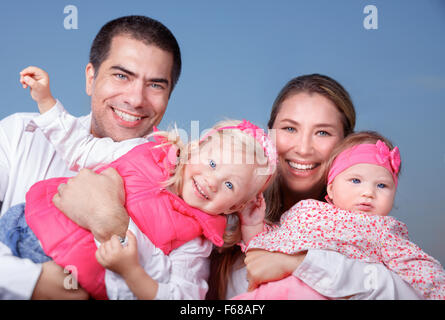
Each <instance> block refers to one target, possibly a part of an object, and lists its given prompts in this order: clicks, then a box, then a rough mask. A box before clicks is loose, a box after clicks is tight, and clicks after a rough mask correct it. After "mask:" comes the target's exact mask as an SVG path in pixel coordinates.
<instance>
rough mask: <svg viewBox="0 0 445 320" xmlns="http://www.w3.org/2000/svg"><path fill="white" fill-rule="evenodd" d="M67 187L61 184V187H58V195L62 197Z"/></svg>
mask: <svg viewBox="0 0 445 320" xmlns="http://www.w3.org/2000/svg"><path fill="white" fill-rule="evenodd" d="M65 187H66V184H64V183H61V184H59V185H58V186H57V192H58V194H59V195H60V196H61V195H62V193H63V190H64V189H65Z"/></svg>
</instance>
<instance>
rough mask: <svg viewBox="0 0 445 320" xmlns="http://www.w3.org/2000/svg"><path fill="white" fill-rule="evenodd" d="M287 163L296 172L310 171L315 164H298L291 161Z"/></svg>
mask: <svg viewBox="0 0 445 320" xmlns="http://www.w3.org/2000/svg"><path fill="white" fill-rule="evenodd" d="M288 163H289V165H290V166H291V167H292V168H294V169H298V170H311V169H314V168H315V164H300V163H296V162H292V161H289V162H288Z"/></svg>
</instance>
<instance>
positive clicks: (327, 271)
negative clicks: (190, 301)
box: [0, 102, 418, 299]
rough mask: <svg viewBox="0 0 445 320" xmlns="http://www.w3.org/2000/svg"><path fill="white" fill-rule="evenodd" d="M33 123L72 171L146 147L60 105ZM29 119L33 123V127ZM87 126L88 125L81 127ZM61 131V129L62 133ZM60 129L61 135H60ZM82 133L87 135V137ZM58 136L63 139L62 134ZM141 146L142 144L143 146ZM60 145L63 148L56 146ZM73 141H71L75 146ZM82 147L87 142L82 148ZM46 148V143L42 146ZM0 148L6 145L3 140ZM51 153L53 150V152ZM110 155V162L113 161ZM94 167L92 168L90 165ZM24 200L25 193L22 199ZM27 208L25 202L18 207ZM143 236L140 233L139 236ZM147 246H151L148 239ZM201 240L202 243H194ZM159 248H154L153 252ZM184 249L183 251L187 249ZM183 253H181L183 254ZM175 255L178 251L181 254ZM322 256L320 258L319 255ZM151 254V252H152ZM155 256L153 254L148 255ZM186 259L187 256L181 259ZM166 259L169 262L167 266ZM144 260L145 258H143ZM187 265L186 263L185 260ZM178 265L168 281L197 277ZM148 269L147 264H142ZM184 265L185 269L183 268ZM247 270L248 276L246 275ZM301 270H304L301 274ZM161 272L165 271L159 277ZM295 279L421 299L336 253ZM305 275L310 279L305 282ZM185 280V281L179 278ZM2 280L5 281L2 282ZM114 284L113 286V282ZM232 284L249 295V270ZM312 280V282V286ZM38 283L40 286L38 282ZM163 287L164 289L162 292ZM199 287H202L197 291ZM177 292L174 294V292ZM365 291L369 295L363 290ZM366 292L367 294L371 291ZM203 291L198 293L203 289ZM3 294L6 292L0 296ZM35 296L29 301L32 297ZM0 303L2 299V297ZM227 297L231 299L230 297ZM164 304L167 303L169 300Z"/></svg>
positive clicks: (385, 274) (384, 273)
mask: <svg viewBox="0 0 445 320" xmlns="http://www.w3.org/2000/svg"><path fill="white" fill-rule="evenodd" d="M32 118H33V124H31V127H32V128H34V129H35V128H36V127H37V125H38V126H39V127H40V128H41V130H43V131H41V130H36V134H39V132H40V133H42V132H45V134H46V135H47V136H49V135H51V136H52V137H53V138H52V139H55V141H53V143H55V144H56V145H59V147H58V150H57V151H58V152H60V153H61V154H64V157H66V160H67V162H68V165H69V167H72V168H75V169H78V168H79V166H88V164H89V161H90V160H91V163H108V162H110V161H112V160H114V159H115V157H119V156H120V155H123V154H125V153H126V152H128V151H129V150H130V149H131V148H132V147H134V146H135V143H136V144H138V143H141V142H144V141H145V140H141V139H132V140H134V141H131V140H126V141H122V142H120V143H115V142H113V141H112V140H111V139H97V138H93V137H92V136H90V135H89V133H90V131H89V119H88V121H85V120H82V118H80V119H77V118H74V117H72V116H70V115H69V114H68V113H66V111H65V110H64V109H63V106H62V105H61V104H60V103H59V102H58V103H57V105H56V106H55V107H54V108H53V109H51V110H50V111H48V112H47V113H45V114H43V115H41V116H39V117H35V115H34V116H33V117H32ZM29 120H30V118H28V121H29ZM82 123H84V124H82ZM85 124H88V129H86V128H87V127H86V126H85ZM58 127H59V128H58ZM60 127H61V128H62V130H60ZM82 130H83V131H82ZM85 130H86V132H87V133H88V135H89V136H88V137H87V138H86V140H85V137H83V138H80V139H79V137H77V138H76V137H75V135H76V134H77V133H80V134H81V135H85ZM57 132H58V133H57ZM67 133H71V134H73V135H74V137H70V138H74V139H77V140H76V141H77V142H76V143H74V144H72V143H68V142H67V140H66V139H67V137H66V135H67ZM138 140H140V141H139V142H138ZM57 141H58V142H57ZM70 141H71V140H70ZM82 141H83V142H82ZM41 143H42V142H41ZM0 144H1V140H0ZM47 145H48V143H46V142H45V143H44V144H43V146H42V148H48V146H47ZM70 145H71V146H73V145H74V146H78V147H80V148H81V149H83V150H82V151H77V152H76V151H75V150H74V149H70ZM94 148H101V149H102V151H101V152H96V151H94V152H93V151H92V150H94ZM51 149H53V148H52V147H51ZM110 155H111V156H110ZM91 163H90V164H91ZM23 197H24V193H23ZM19 202H22V201H19ZM139 232H140V231H139ZM141 239H142V238H141V237H138V245H139V243H140V241H141ZM145 239H146V240H148V239H147V238H146V237H145ZM195 240H198V239H195ZM148 242H149V240H148V241H145V244H146V246H147V247H149V244H148ZM141 245H142V244H141ZM153 247H154V246H153ZM183 247H184V246H182V247H180V248H183ZM180 248H178V249H180ZM178 249H176V250H178ZM183 249H185V250H188V249H187V247H186V248H183ZM155 250H156V249H154V248H153V250H152V251H151V252H154V251H155ZM318 251H320V252H318ZM147 252H149V250H147ZM157 253H158V254H154V255H153V256H152V258H153V263H156V264H157V265H158V266H163V265H164V264H163V263H165V262H155V260H157V259H161V260H162V261H168V258H171V256H172V253H173V252H172V253H170V257H166V256H164V255H163V254H162V253H161V252H157ZM149 255H150V254H149ZM178 256H180V257H181V254H178ZM183 257H185V255H184V256H182V258H183ZM165 259H167V260H165ZM1 260H2V256H0V264H1V263H2V261H1ZM142 260H144V258H143V257H142ZM149 260H150V259H149V258H148V257H146V262H145V263H149ZM185 260H187V259H185ZM178 261H179V262H178V263H176V262H171V266H172V267H171V269H169V268H166V270H164V271H165V272H166V273H167V275H165V276H166V277H167V278H170V280H171V281H172V280H174V279H176V277H177V276H176V275H174V274H173V273H174V272H175V271H178V272H179V274H181V272H182V273H188V272H189V271H193V270H196V269H192V270H189V268H191V267H192V265H194V261H182V259H181V258H179V259H178ZM142 263H144V262H142ZM181 263H184V266H183V265H182V264H181ZM201 263H202V265H205V267H202V268H198V269H199V270H201V271H199V272H202V274H201V276H202V278H206V275H207V273H206V272H208V269H207V268H208V264H207V263H203V262H202V261H201ZM368 265H371V266H375V268H371V269H369V267H368ZM243 270H244V274H243ZM301 270H304V272H302V271H301ZM366 270H372V271H373V272H374V273H373V274H374V275H377V279H380V280H381V281H374V282H370V281H369V274H367V273H366ZM340 271H344V272H345V273H344V274H346V275H350V276H347V277H342V278H339V273H340ZM160 272H162V270H161V271H160ZM299 272H302V274H303V275H301V274H299ZM294 274H295V275H296V276H298V277H299V278H300V279H301V280H302V281H304V282H306V283H307V284H308V285H309V286H312V285H314V286H315V289H317V287H316V286H317V285H318V286H319V287H320V286H321V284H323V283H324V284H325V287H326V290H331V292H339V293H340V295H338V297H346V296H353V297H355V298H357V299H364V298H368V299H416V298H418V295H417V293H416V292H415V291H414V289H412V288H411V287H409V285H407V284H406V283H405V282H403V280H401V279H400V278H399V277H398V276H397V275H396V274H394V273H392V272H391V271H389V270H388V269H386V268H385V267H384V266H383V265H379V264H365V263H361V262H359V263H357V261H355V260H352V259H348V258H346V257H344V256H342V255H341V254H338V253H335V252H327V251H321V250H310V251H309V252H308V254H307V256H306V258H305V259H304V261H303V263H302V264H301V265H300V267H299V268H298V269H297V270H296V271H295V273H294ZM305 275H306V276H305ZM179 277H181V275H180V276H179ZM1 278H2V277H1V274H0V279H1ZM110 278H112V280H109V279H110ZM232 278H233V279H234V281H233V283H237V284H238V286H237V287H236V288H234V289H233V290H232V291H231V292H232V293H233V295H232V296H234V295H236V294H239V293H243V292H245V290H246V289H247V281H246V277H245V268H244V269H240V272H234V273H233V274H232ZM311 279H312V280H311ZM110 281H114V282H119V281H121V282H122V279H119V277H118V276H117V275H110V274H109V273H108V272H107V276H106V284H107V286H108V284H109V282H110ZM34 283H35V282H34ZM110 285H111V283H110ZM121 285H122V283H120V284H116V285H115V287H116V288H117V287H118V286H121ZM1 287H2V283H1V280H0V288H1ZM161 287H163V288H161ZM198 287H199V286H198ZM319 287H318V289H317V290H319V292H320V293H321V294H324V295H326V296H332V297H334V296H335V295H333V293H329V292H328V291H323V290H322V289H320V288H319ZM172 288H173V289H172ZM174 288H175V286H170V287H164V286H160V289H159V290H158V297H157V298H161V299H163V298H162V296H163V295H164V294H163V292H164V293H165V296H167V295H170V296H171V297H174V298H177V297H178V298H179V297H180V295H175V294H174V293H172V290H173V292H174ZM363 288H364V289H363ZM366 288H367V289H366ZM184 289H185V290H187V289H188V288H187V286H185V287H184ZM230 290H231V289H230V284H229V292H230ZM118 291H119V292H115V293H113V292H109V294H110V295H111V296H112V297H116V298H132V296H131V294H130V293H128V292H126V291H124V290H122V291H121V290H118ZM198 291H199V289H198ZM0 294H1V291H0ZM29 296H30V294H29V295H28V297H29ZM0 297H1V296H0ZM228 297H231V296H230V295H228ZM164 299H165V298H164Z"/></svg>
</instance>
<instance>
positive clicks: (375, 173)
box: [327, 163, 396, 216]
mask: <svg viewBox="0 0 445 320" xmlns="http://www.w3.org/2000/svg"><path fill="white" fill-rule="evenodd" d="M327 191H328V196H329V198H331V200H332V202H333V203H334V205H335V206H336V207H338V208H340V209H343V210H351V211H356V212H362V213H367V214H375V215H379V216H386V215H388V214H389V213H390V212H391V209H392V206H393V203H394V197H395V194H396V185H395V183H394V180H393V178H392V175H391V173H390V172H389V171H388V170H387V169H385V168H383V167H381V166H378V165H375V164H367V163H360V164H356V165H353V166H351V167H350V168H348V169H346V170H345V171H343V172H342V173H340V174H339V175H337V176H336V177H335V179H334V181H333V182H332V183H331V184H329V185H328V187H327Z"/></svg>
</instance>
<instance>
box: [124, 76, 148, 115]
mask: <svg viewBox="0 0 445 320" xmlns="http://www.w3.org/2000/svg"><path fill="white" fill-rule="evenodd" d="M145 95H146V90H145V84H144V83H143V81H138V80H136V81H133V82H132V83H131V84H130V85H129V86H128V88H127V92H126V94H125V101H126V102H127V103H128V104H130V105H131V106H133V107H134V108H138V107H142V106H143V104H144V102H145V98H146V97H145Z"/></svg>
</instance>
